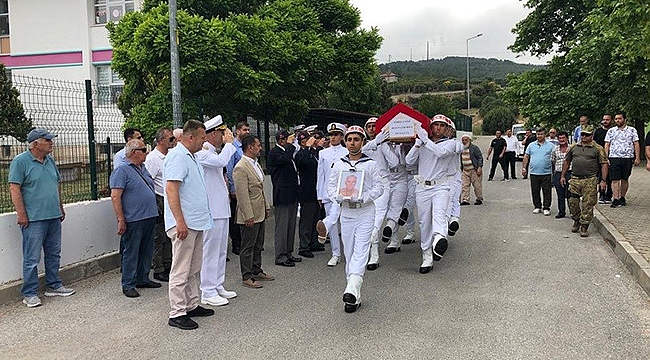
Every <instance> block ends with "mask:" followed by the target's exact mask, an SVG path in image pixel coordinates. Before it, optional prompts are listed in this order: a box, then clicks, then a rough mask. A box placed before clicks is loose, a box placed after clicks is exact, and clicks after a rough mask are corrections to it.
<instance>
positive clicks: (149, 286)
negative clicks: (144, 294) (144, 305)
mask: <svg viewBox="0 0 650 360" xmlns="http://www.w3.org/2000/svg"><path fill="white" fill-rule="evenodd" d="M135 287H137V288H138V289H142V288H147V289H157V288H159V287H162V285H161V284H160V283H157V282H155V281H149V282H148V283H146V284H137V285H136V286H135Z"/></svg>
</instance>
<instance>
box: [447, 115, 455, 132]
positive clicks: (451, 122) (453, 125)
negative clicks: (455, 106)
mask: <svg viewBox="0 0 650 360" xmlns="http://www.w3.org/2000/svg"><path fill="white" fill-rule="evenodd" d="M445 117H446V116H445ZM447 120H448V121H447V125H449V126H451V128H452V129H454V130H456V124H454V121H453V120H451V119H450V118H447Z"/></svg>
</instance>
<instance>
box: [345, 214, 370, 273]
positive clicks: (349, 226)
mask: <svg viewBox="0 0 650 360" xmlns="http://www.w3.org/2000/svg"><path fill="white" fill-rule="evenodd" d="M374 214H375V207H374V206H373V205H372V204H369V205H366V206H365V207H364V208H362V209H357V210H356V211H354V212H352V211H351V212H349V213H348V214H341V238H342V241H343V252H344V254H345V278H346V279H348V278H349V276H350V275H352V274H354V275H359V276H363V274H364V273H365V272H366V264H367V263H368V254H369V250H370V236H371V235H372V229H373V227H374V226H375V221H374V219H375V217H374Z"/></svg>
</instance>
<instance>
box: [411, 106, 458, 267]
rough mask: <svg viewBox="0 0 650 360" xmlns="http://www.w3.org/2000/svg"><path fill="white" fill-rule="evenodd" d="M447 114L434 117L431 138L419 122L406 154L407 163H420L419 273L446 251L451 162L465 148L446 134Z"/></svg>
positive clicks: (418, 203)
mask: <svg viewBox="0 0 650 360" xmlns="http://www.w3.org/2000/svg"><path fill="white" fill-rule="evenodd" d="M445 119H446V116H444V115H436V116H434V117H433V119H431V123H430V129H431V138H429V137H428V133H427V131H426V130H424V129H422V126H421V125H420V123H416V133H417V137H418V139H416V141H415V145H414V146H413V148H412V149H411V151H410V152H409V153H408V155H407V156H406V162H407V163H408V164H418V175H416V176H415V180H416V183H417V184H416V188H415V195H416V196H415V199H416V200H415V201H416V205H417V209H418V215H419V222H420V237H421V240H420V247H421V249H422V265H421V266H420V273H422V274H426V273H428V272H429V271H431V269H432V268H433V261H439V260H440V259H442V256H443V255H444V254H445V251H447V239H446V235H447V208H448V207H449V196H450V190H451V182H452V181H454V179H455V177H454V175H453V174H450V173H449V167H450V164H449V163H450V162H451V161H453V160H454V159H455V158H457V157H458V156H459V155H460V153H461V152H462V150H463V148H462V145H461V144H460V143H459V142H457V141H449V139H447V138H446V137H444V135H445V133H446V131H447V121H446V120H445Z"/></svg>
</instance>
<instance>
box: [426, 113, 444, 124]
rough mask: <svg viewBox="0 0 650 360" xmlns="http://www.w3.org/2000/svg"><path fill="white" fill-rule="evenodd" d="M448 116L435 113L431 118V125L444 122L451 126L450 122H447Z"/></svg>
mask: <svg viewBox="0 0 650 360" xmlns="http://www.w3.org/2000/svg"><path fill="white" fill-rule="evenodd" d="M447 120H448V118H447V117H446V116H444V115H442V114H438V115H435V116H434V117H432V118H431V122H430V123H429V126H431V125H433V124H434V123H437V122H439V123H443V124H445V125H447V126H449V122H447Z"/></svg>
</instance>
